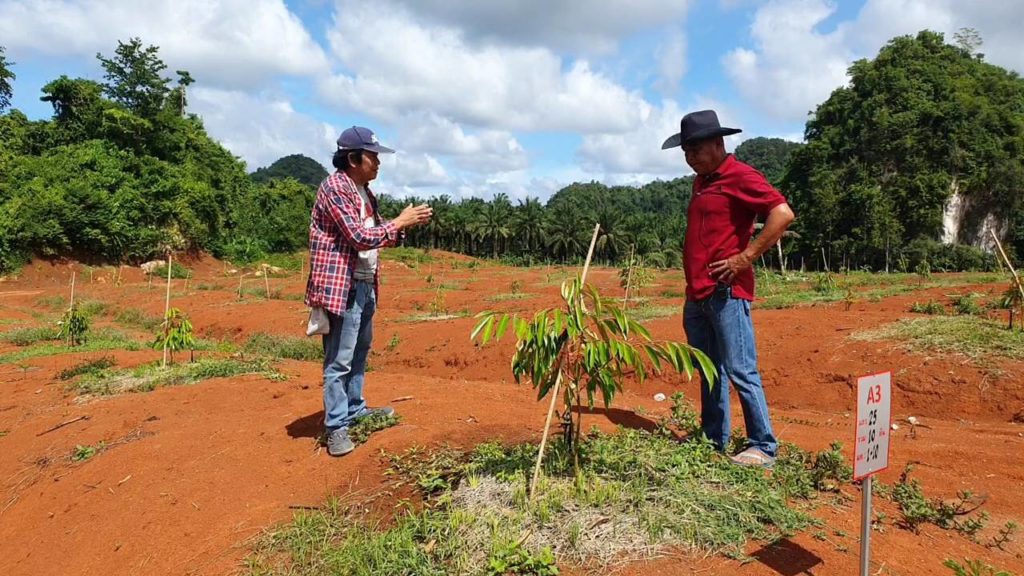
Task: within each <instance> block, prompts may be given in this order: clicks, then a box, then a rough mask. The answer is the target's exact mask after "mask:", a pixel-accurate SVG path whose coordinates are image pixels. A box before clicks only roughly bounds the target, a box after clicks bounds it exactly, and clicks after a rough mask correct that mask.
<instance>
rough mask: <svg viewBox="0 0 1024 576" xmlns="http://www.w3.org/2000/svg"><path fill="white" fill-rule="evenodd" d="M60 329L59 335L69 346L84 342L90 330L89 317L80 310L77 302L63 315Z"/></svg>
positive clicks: (59, 323)
mask: <svg viewBox="0 0 1024 576" xmlns="http://www.w3.org/2000/svg"><path fill="white" fill-rule="evenodd" d="M58 325H59V326H60V331H59V332H58V333H57V337H58V338H60V339H61V340H63V341H65V342H66V343H67V345H68V346H78V345H80V344H84V343H85V340H86V336H87V334H88V332H89V317H88V316H86V315H85V314H83V313H82V311H81V310H79V308H78V305H77V304H72V305H71V307H70V308H68V310H67V312H65V313H64V316H62V317H61V319H60V322H58Z"/></svg>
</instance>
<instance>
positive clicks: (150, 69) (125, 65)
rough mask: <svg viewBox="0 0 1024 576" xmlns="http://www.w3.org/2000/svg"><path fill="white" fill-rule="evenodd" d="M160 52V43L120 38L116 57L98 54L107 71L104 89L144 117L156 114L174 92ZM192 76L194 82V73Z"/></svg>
mask: <svg viewBox="0 0 1024 576" xmlns="http://www.w3.org/2000/svg"><path fill="white" fill-rule="evenodd" d="M158 52H159V49H158V48H157V47H156V46H143V45H142V40H140V39H139V38H132V39H130V40H129V41H128V42H127V43H124V42H121V41H120V40H119V41H118V42H117V49H116V50H114V56H113V58H104V57H103V55H102V54H100V53H97V54H96V58H98V59H99V61H100V64H101V65H102V66H103V70H104V71H105V72H106V74H105V75H104V78H106V80H107V83H106V84H104V85H103V89H104V91H105V93H106V94H107V96H109V97H110V99H111V100H113V101H114V102H117V103H118V104H121V105H122V106H124V107H125V108H127V109H128V110H129V111H131V112H132V113H134V114H137V115H139V116H140V117H142V118H151V117H153V116H156V114H157V112H159V111H160V109H161V108H163V106H164V101H165V100H166V98H167V95H168V93H169V92H170V89H169V88H168V87H167V85H168V83H169V82H170V79H169V78H164V77H162V76H161V73H162V72H163V71H164V70H165V69H166V68H167V65H166V64H164V63H163V61H162V60H160V58H159V57H158V56H157V53H158ZM179 74H180V72H179ZM185 74H186V76H187V73H185ZM188 80H189V83H191V76H188ZM182 98H184V96H182Z"/></svg>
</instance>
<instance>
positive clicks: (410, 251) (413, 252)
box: [380, 246, 434, 268]
mask: <svg viewBox="0 0 1024 576" xmlns="http://www.w3.org/2000/svg"><path fill="white" fill-rule="evenodd" d="M380 257H381V259H382V260H394V261H398V262H401V263H402V264H405V265H406V266H408V267H409V268H416V267H417V266H419V265H420V264H427V263H430V262H433V261H434V257H433V256H431V255H430V254H429V253H427V252H426V251H425V250H422V249H420V248H409V247H406V246H399V247H396V248H388V249H386V250H381V251H380Z"/></svg>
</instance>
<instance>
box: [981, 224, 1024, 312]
mask: <svg viewBox="0 0 1024 576" xmlns="http://www.w3.org/2000/svg"><path fill="white" fill-rule="evenodd" d="M989 233H990V234H992V239H993V240H995V241H996V248H999V254H1001V255H1002V257H1003V260H1004V261H1005V262H1006V267H1007V268H1009V269H1010V273H1011V274H1013V282H1014V284H1016V285H1017V291H1018V292H1020V298H1021V306H1022V307H1024V286H1021V284H1020V276H1018V275H1017V270H1016V269H1015V268H1014V267H1013V264H1011V263H1010V259H1009V258H1008V257H1007V256H1006V252H1005V251H1004V250H1003V243H1002V242H1000V241H999V237H998V236H996V233H995V231H994V230H989Z"/></svg>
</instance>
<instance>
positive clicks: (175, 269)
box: [149, 260, 192, 281]
mask: <svg viewBox="0 0 1024 576" xmlns="http://www.w3.org/2000/svg"><path fill="white" fill-rule="evenodd" d="M149 275H150V276H152V277H153V278H154V279H157V278H163V279H164V281H166V280H167V264H161V265H159V266H156V267H155V268H153V271H152V272H150V273H149ZM191 277H192V271H191V270H189V269H188V268H186V267H185V266H183V265H182V264H181V262H178V261H177V260H174V261H172V262H171V278H172V279H177V280H184V279H186V278H191Z"/></svg>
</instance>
